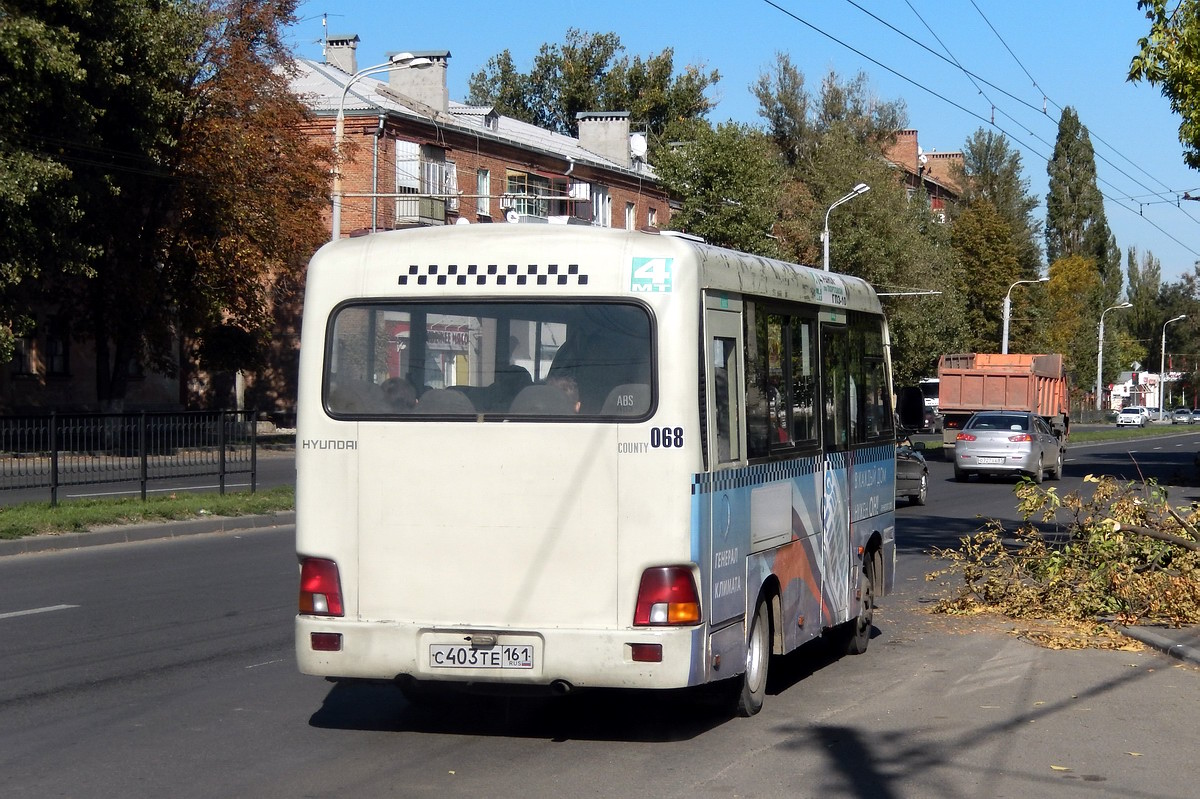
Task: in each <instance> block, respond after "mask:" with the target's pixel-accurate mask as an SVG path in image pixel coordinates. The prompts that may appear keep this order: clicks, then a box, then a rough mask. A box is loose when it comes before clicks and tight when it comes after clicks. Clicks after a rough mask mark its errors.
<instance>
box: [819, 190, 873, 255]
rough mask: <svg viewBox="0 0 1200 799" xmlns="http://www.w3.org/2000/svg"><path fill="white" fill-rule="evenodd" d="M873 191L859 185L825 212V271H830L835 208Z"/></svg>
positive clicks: (823, 253) (822, 241) (823, 251)
mask: <svg viewBox="0 0 1200 799" xmlns="http://www.w3.org/2000/svg"><path fill="white" fill-rule="evenodd" d="M870 190H871V187H870V186H868V185H867V184H866V183H859V184H858V185H857V186H855V187H854V188H853V189H851V190H850V191H849V192H848V193H847V194H846V195H845V196H844V197H840V198H839V199H838V200H837V201H836V202H835V203H834V204H833V205H831V206H829V210H828V211H826V212H825V229H824V230H823V231H822V232H821V247H822V254H821V264H822V266H824V268H825V271H826V272H828V271H829V213H830V211H832V210H833V209H834V208H837V207H838V206H839V205H841V204H842V203H848V202H850V201H851V200H853V199H854V198H855V197H857V196H858V195H860V194H866V193H867V192H869V191H870Z"/></svg>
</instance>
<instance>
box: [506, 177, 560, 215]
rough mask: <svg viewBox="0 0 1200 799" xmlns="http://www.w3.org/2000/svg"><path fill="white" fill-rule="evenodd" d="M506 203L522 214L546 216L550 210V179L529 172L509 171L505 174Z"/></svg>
mask: <svg viewBox="0 0 1200 799" xmlns="http://www.w3.org/2000/svg"><path fill="white" fill-rule="evenodd" d="M504 191H505V204H506V206H507V207H508V208H511V209H512V210H514V211H516V212H517V213H518V214H521V215H522V216H538V217H545V216H547V214H548V212H549V206H548V204H547V197H548V195H549V194H550V180H549V179H548V178H544V177H542V176H540V175H531V174H529V173H528V172H512V171H510V172H508V173H506V175H505V189H504Z"/></svg>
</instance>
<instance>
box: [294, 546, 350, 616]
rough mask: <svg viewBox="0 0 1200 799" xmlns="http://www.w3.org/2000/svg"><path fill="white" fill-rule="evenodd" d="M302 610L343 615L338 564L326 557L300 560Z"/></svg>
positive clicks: (322, 614) (317, 613) (307, 613)
mask: <svg viewBox="0 0 1200 799" xmlns="http://www.w3.org/2000/svg"><path fill="white" fill-rule="evenodd" d="M300 612H301V613H303V614H305V615H309V616H342V615H344V610H343V608H342V582H341V579H340V578H339V576H338V567H337V564H336V563H334V562H333V561H332V560H326V559H324V558H304V559H303V560H302V561H301V562H300Z"/></svg>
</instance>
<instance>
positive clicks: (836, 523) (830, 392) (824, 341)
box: [821, 323, 853, 625]
mask: <svg viewBox="0 0 1200 799" xmlns="http://www.w3.org/2000/svg"><path fill="white" fill-rule="evenodd" d="M850 391H851V385H850V350H849V334H848V332H847V328H846V326H845V325H834V324H828V323H822V324H821V406H822V409H823V411H822V419H821V451H822V464H823V465H822V488H823V490H822V493H821V576H822V579H821V592H822V595H823V598H824V600H825V605H826V607H828V608H829V613H830V618H828V619H824V620H823V621H824V623H825V624H826V625H832V624H837V623H839V622H843V621H846V614H847V608H848V607H849V600H850V486H849V472H850V469H849V466H850V464H849V458H850V418H849V413H850V408H851V407H853V403H852V402H851V398H850Z"/></svg>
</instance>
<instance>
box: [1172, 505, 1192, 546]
mask: <svg viewBox="0 0 1200 799" xmlns="http://www.w3.org/2000/svg"><path fill="white" fill-rule="evenodd" d="M1167 510H1168V511H1169V512H1170V514H1171V518H1173V519H1174V520H1175V521H1177V522H1179V526H1180V527H1182V528H1183V529H1184V530H1187V531H1188V534H1189V535H1190V536H1191V537H1192V538H1195V539H1196V540H1198V541H1200V535H1198V534H1197V533H1196V528H1195V527H1192V526H1191V525H1190V524H1188V523H1187V522H1186V521H1184V520H1183V517H1182V516H1180V515H1179V512H1178V511H1176V510H1175V509H1174V508H1172V507H1171V506H1170V505H1168V506H1167Z"/></svg>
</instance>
